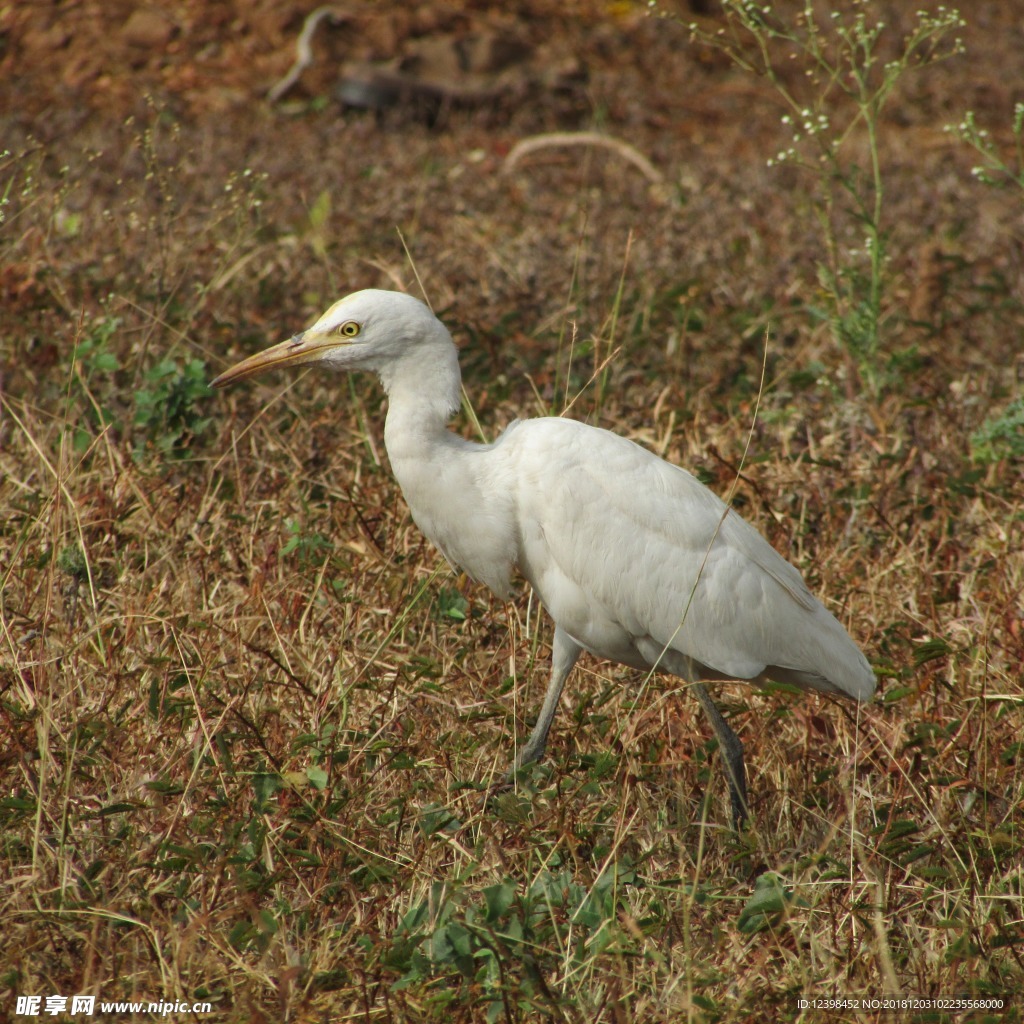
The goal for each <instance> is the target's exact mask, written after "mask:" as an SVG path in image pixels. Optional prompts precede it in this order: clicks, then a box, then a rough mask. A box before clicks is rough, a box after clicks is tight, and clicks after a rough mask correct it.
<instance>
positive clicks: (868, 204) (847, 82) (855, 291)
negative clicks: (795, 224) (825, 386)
mask: <svg viewBox="0 0 1024 1024" xmlns="http://www.w3.org/2000/svg"><path fill="white" fill-rule="evenodd" d="M653 6H656V4H655V5H653ZM815 6H816V5H815V4H814V3H812V2H811V0H805V2H804V3H803V5H802V7H801V8H800V9H799V10H798V11H797V12H796V14H794V15H789V14H787V13H785V12H780V11H779V10H777V9H776V7H775V6H774V5H771V4H764V3H754V2H752V0H722V7H723V10H724V13H725V25H724V27H722V28H720V29H719V30H718V31H716V32H709V31H707V30H705V29H703V28H701V27H700V26H699V25H697V24H691V25H690V26H689V28H690V32H691V36H692V38H694V39H695V40H698V41H700V42H702V43H704V44H705V45H710V46H712V47H714V48H716V49H718V50H720V51H721V52H723V53H725V54H726V55H727V56H728V57H729V58H730V59H731V60H732V62H733V63H734V64H735V65H736V66H737V67H740V68H743V69H744V70H747V71H750V72H752V73H754V74H756V75H758V76H759V77H762V78H764V79H766V80H767V81H769V82H770V83H771V85H772V87H773V88H774V89H775V91H776V93H777V94H778V96H779V97H780V98H781V99H782V101H783V103H784V104H785V106H786V107H787V108H788V111H787V113H786V114H784V115H783V117H782V125H783V127H784V128H785V129H786V130H787V132H788V134H789V136H790V142H789V144H788V145H785V146H783V147H782V148H781V149H779V150H778V151H777V152H776V153H775V154H774V155H773V156H772V157H771V158H770V159H769V160H768V165H769V166H770V167H777V166H778V165H780V164H791V165H795V166H797V167H799V168H801V169H803V170H805V171H808V172H810V173H811V174H812V175H813V177H814V179H815V183H816V200H817V207H818V211H819V221H820V223H821V227H822V237H823V241H824V243H825V250H826V256H825V258H824V259H823V260H821V261H820V262H819V269H818V278H819V281H820V283H821V285H822V288H823V290H824V292H825V297H826V302H827V307H828V308H827V317H828V319H829V321H830V323H831V325H832V329H833V334H834V336H835V337H836V339H837V340H838V341H839V342H840V343H841V344H842V346H843V347H844V349H845V350H846V352H847V353H848V355H849V356H850V357H851V360H852V362H853V364H854V365H855V367H856V369H857V370H858V371H859V375H860V378H861V381H862V382H863V383H864V384H866V385H867V386H868V387H869V388H870V389H871V391H872V392H873V393H876V394H877V392H878V391H879V390H880V388H881V386H882V384H883V382H882V380H881V379H880V369H879V346H880V333H881V326H882V321H883V305H884V302H883V300H884V291H885V267H886V241H887V233H886V230H885V219H884V197H885V182H884V178H883V174H882V166H881V159H880V144H879V131H880V127H881V114H882V109H883V108H884V106H885V104H886V102H887V101H888V100H889V99H890V97H891V96H892V93H893V90H894V89H895V88H896V85H897V83H898V82H899V81H900V79H901V78H902V77H903V76H904V75H905V74H906V73H907V72H909V71H912V70H914V69H917V68H921V67H925V66H927V65H929V64H934V63H936V62H937V61H941V60H945V59H947V58H949V57H953V56H956V55H958V54H960V53H962V52H963V51H964V46H963V42H962V40H961V38H960V36H959V35H958V34H957V33H958V31H959V30H960V29H962V28H964V27H965V26H966V23H965V21H964V20H963V18H962V17H961V16H960V13H959V11H958V10H956V9H955V8H951V7H945V6H939V7H937V8H936V9H935V10H934V11H932V12H929V11H917V12H916V15H915V21H914V24H913V27H912V28H911V30H910V32H909V33H908V34H907V35H906V36H904V38H903V39H902V40H901V41H900V42H899V44H898V45H897V46H896V47H894V48H892V49H894V50H895V54H896V55H895V56H893V57H891V58H889V59H886V58H885V57H883V56H882V52H883V50H885V49H890V47H889V46H887V45H883V44H887V43H888V41H889V36H890V35H891V32H890V31H889V30H888V28H887V25H886V23H885V22H884V21H883V20H881V19H876V17H875V14H874V11H875V10H877V8H876V7H875V6H874V5H873V4H872V3H871V2H870V0H851V2H848V3H844V4H842V5H841V6H840V5H836V9H834V10H832V11H831V12H828V13H827V14H826V15H824V16H823V15H821V14H820V13H817V12H816V10H815ZM817 6H818V7H819V8H820V5H817ZM783 63H786V64H788V65H790V66H793V65H796V66H798V67H800V68H801V69H802V71H803V77H804V78H805V79H806V80H807V81H808V82H809V83H810V85H811V87H812V88H811V91H810V95H809V98H803V96H802V95H798V94H797V90H796V88H794V87H791V86H790V85H789V84H788V81H789V80H790V76H786V77H785V78H784V77H783V76H782V75H781V73H780V69H781V68H782V66H783ZM800 92H801V93H802V92H803V90H800ZM841 98H845V99H846V101H847V103H845V104H843V103H837V102H836V101H837V100H838V99H841ZM858 128H859V129H862V131H863V133H864V134H865V135H866V141H867V146H866V153H867V156H866V158H863V159H858V158H857V157H854V156H851V155H850V153H849V152H848V151H849V149H850V148H851V147H849V146H848V145H847V143H848V142H849V140H850V137H851V135H852V133H853V132H854V130H855V129H858ZM847 214H852V216H853V217H854V219H855V220H856V222H858V223H859V224H860V226H861V230H862V231H863V245H861V246H858V247H857V248H854V249H851V248H848V247H844V246H843V245H841V244H840V229H839V222H840V218H841V216H843V215H847Z"/></svg>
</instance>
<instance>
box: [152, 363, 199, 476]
mask: <svg viewBox="0 0 1024 1024" xmlns="http://www.w3.org/2000/svg"><path fill="white" fill-rule="evenodd" d="M207 377H208V373H207V369H206V364H205V363H204V362H203V361H202V360H201V359H190V360H189V361H188V362H186V363H184V364H181V363H177V362H175V361H174V360H173V359H164V360H162V361H161V362H159V363H157V365H156V366H154V367H153V368H152V369H151V370H149V372H148V373H147V374H146V378H145V380H146V384H147V387H145V388H143V389H142V390H140V391H138V392H136V394H135V426H137V427H141V428H142V430H143V431H144V433H145V437H146V442H145V444H143V445H140V446H138V447H137V448H136V453H137V455H141V454H142V453H143V452H144V451H146V450H147V449H148V448H153V449H155V450H156V451H158V452H159V453H161V454H162V455H165V456H166V455H173V456H182V455H184V454H185V453H186V452H187V450H188V447H189V443H190V442H191V441H192V440H193V439H194V438H196V437H198V436H200V435H201V434H202V433H203V432H204V431H205V430H206V428H207V426H209V423H210V420H209V418H208V417H205V416H203V415H202V413H201V412H200V410H199V406H198V403H199V402H200V401H202V400H203V399H205V398H208V397H209V394H210V389H209V386H208V384H207V383H206V381H207Z"/></svg>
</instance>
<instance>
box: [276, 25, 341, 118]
mask: <svg viewBox="0 0 1024 1024" xmlns="http://www.w3.org/2000/svg"><path fill="white" fill-rule="evenodd" d="M324 18H330V19H331V21H332V23H333V24H335V25H337V24H340V23H341V21H342V20H343V19H344V15H343V13H342V12H341V11H340V10H338V8H337V7H318V8H317V9H316V10H315V11H313V13H312V14H310V15H309V16H308V17H307V18H306V20H305V21H304V22H303V23H302V31H301V32H300V33H299V38H298V39H296V40H295V63H294V64H292V66H291V67H290V68H289V69H288V74H286V75H285V76H284V78H282V79H281V80H280V81H279V82H278V83H277V84H276V85H274V86H273V87H271V88H270V89H269V90H268V92H267V99H268V100H270V102H271V103H276V102H277V101H278V100H279V99H280V98H281V97H282V96H283V95H284V94H285V93H286V92H287V91H288V90H289V89H290V88H291V87H292V86H293V85H294V84H295V83H296V82H297V81H298V80H299V76H300V75H301V74H302V72H303V71H305V70H306V68H308V67H309V65H310V64H312V63H313V34H314V33H315V32H316V29H317V26H318V25H319V24H320V22H321V21H323V20H324Z"/></svg>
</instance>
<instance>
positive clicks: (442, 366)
mask: <svg viewBox="0 0 1024 1024" xmlns="http://www.w3.org/2000/svg"><path fill="white" fill-rule="evenodd" d="M380 381H381V384H382V385H383V386H384V390H385V392H386V393H387V396H388V414H387V420H386V421H385V424H384V444H385V447H386V448H387V450H388V455H389V457H390V458H391V462H392V466H393V467H394V468H395V469H396V472H397V471H398V467H397V464H398V463H401V462H403V461H406V460H409V459H415V460H423V461H429V459H430V457H431V455H432V453H433V452H435V451H436V450H437V447H438V445H439V443H441V444H443V443H444V441H445V439H446V438H453V437H454V435H452V434H451V433H450V431H449V430H448V426H447V425H448V421H449V420H450V419H451V418H452V417H453V416H454V415H455V413H456V412H457V411H458V409H459V405H460V403H461V399H462V377H461V374H460V373H459V361H458V352H457V350H456V348H455V345H454V344H453V343H452V342H451V341H450V340H448V339H446V341H445V343H444V344H438V345H431V346H429V347H423V348H422V349H420V350H418V351H416V352H415V353H410V354H409V355H407V356H406V357H405V358H403V359H401V360H397V361H396V362H394V363H392V364H390V365H389V366H387V367H386V368H385V369H384V370H382V371H381V373H380Z"/></svg>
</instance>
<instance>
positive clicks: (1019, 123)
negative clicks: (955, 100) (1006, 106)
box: [946, 101, 1024, 189]
mask: <svg viewBox="0 0 1024 1024" xmlns="http://www.w3.org/2000/svg"><path fill="white" fill-rule="evenodd" d="M1012 130H1013V150H1014V156H1013V158H1012V159H1013V163H1012V164H1011V163H1008V162H1007V160H1006V159H1004V158H1003V156H1002V154H1001V153H1000V151H999V148H998V146H997V144H996V143H995V142H994V141H993V139H992V135H991V133H990V132H989V131H988V130H987V129H985V128H979V127H978V124H977V122H976V121H975V119H974V111H973V110H968V111H967V113H966V114H964V116H963V120H962V121H961V122H960V123H959V124H947V125H946V131H947V132H952V133H953V134H955V135H957V136H959V138H960V139H962V140H963V141H964V142H966V143H967V145H968V146H970V147H971V148H972V149H974V150H975V151H976V152H977V153H978V155H979V156H980V157H981V159H982V161H983V162H982V163H980V164H977V165H975V166H974V167H972V168H971V174H973V175H974V177H975V178H977V179H978V180H979V181H981V182H984V183H985V184H986V185H999V184H1005V183H1006V182H1008V181H1009V182H1012V183H1013V184H1014V185H1017V186H1018V187H1019V188H1021V189H1024V103H1022V102H1020V101H1018V102H1017V103H1016V104H1014V108H1013V129H1012ZM1014 165H1015V166H1014Z"/></svg>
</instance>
